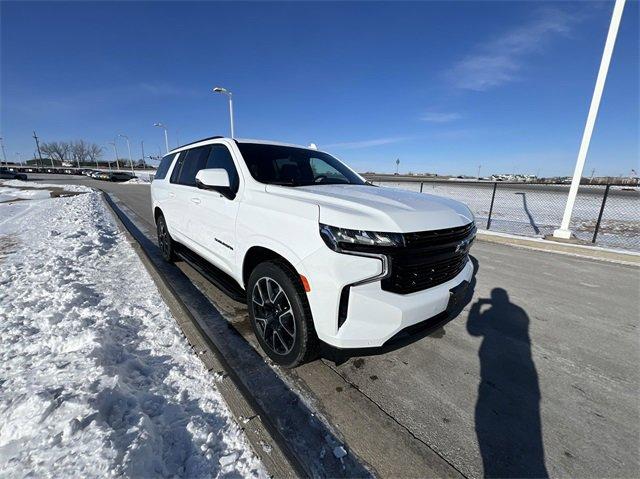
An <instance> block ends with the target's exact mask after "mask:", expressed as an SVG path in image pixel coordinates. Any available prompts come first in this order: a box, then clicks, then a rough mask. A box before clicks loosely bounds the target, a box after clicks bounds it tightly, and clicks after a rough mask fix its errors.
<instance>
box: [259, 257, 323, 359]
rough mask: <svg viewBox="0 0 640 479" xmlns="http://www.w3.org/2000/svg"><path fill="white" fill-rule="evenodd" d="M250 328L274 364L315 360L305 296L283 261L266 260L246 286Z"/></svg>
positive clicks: (314, 341)
mask: <svg viewBox="0 0 640 479" xmlns="http://www.w3.org/2000/svg"><path fill="white" fill-rule="evenodd" d="M247 305H248V309H249V318H250V319H251V326H252V327H253V331H254V333H255V335H256V337H257V338H258V342H259V343H260V346H261V347H262V349H263V350H264V352H265V353H266V354H267V356H269V358H271V359H272V360H273V362H274V363H276V364H279V365H280V366H283V367H286V368H293V367H296V366H298V365H300V364H302V363H304V362H307V361H310V360H312V359H314V358H315V356H316V355H317V351H318V345H319V340H318V337H317V336H316V332H315V328H314V327H313V318H312V316H311V309H310V308H309V302H308V300H307V297H306V293H305V291H304V288H303V286H302V283H301V281H300V277H299V276H298V274H297V273H296V272H295V270H294V269H293V268H292V267H291V266H289V265H288V264H287V263H285V262H284V261H267V262H264V263H261V264H259V265H258V266H256V268H255V269H254V270H253V271H252V272H251V275H250V276H249V281H248V284H247Z"/></svg>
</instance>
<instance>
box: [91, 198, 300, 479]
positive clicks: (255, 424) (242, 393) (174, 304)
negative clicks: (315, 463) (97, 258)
mask: <svg viewBox="0 0 640 479" xmlns="http://www.w3.org/2000/svg"><path fill="white" fill-rule="evenodd" d="M102 197H103V200H104V202H105V204H106V205H107V207H108V208H109V211H110V212H111V213H112V215H113V217H114V220H115V222H116V224H117V226H118V228H119V229H120V230H121V231H122V232H123V234H124V235H125V237H126V239H127V242H128V243H129V244H130V245H131V247H132V248H133V250H134V251H135V252H136V254H137V255H138V257H139V258H140V261H141V262H142V264H143V265H144V267H145V269H146V270H147V272H148V273H149V275H150V276H151V278H152V279H153V282H154V283H155V285H156V287H157V288H158V291H159V293H160V295H161V296H162V299H163V300H164V302H165V304H166V305H167V307H168V308H169V310H170V311H171V314H172V315H173V317H174V319H175V320H176V323H177V324H178V327H179V328H180V330H181V331H182V333H183V334H184V336H185V337H186V339H187V341H189V344H190V345H191V346H192V348H193V350H194V351H195V353H196V354H197V355H198V357H199V358H200V360H201V361H202V362H203V364H204V365H205V367H206V368H207V371H209V372H210V373H211V374H212V375H214V376H215V378H216V386H217V388H218V391H219V392H220V394H221V395H222V397H223V398H224V400H225V402H226V404H227V406H228V407H229V409H230V411H231V413H232V415H233V417H234V419H235V420H236V422H237V424H238V425H239V426H240V428H241V429H242V430H243V431H244V433H245V434H246V437H247V439H248V441H249V444H250V446H251V448H252V450H253V452H254V453H255V454H256V456H258V457H259V458H260V460H261V461H262V464H263V465H264V467H265V468H266V469H267V471H268V472H269V475H270V476H271V477H278V478H280V477H284V478H295V477H304V476H306V473H305V472H304V468H303V467H302V465H301V464H300V463H299V462H298V461H297V459H296V458H295V456H294V454H293V453H292V452H291V451H290V450H289V448H288V447H287V445H286V444H285V443H284V442H283V441H282V440H281V439H280V438H279V437H278V436H279V433H278V432H277V431H275V433H274V428H273V426H272V425H270V424H269V423H266V422H265V421H264V420H263V419H262V415H261V410H260V408H259V406H257V405H256V404H254V401H253V400H252V398H251V395H250V393H249V391H247V390H246V388H245V387H244V386H243V385H242V384H241V383H240V381H239V380H238V379H237V378H236V377H235V374H234V372H233V370H232V369H231V368H229V366H228V364H227V361H226V360H225V358H224V357H223V356H222V354H221V353H220V352H219V351H218V350H217V348H216V347H215V345H214V344H213V343H212V342H211V341H210V340H208V338H207V337H206V335H205V333H204V332H203V331H202V329H201V328H200V326H199V325H198V323H197V321H196V320H195V318H194V317H193V315H192V314H191V312H190V311H189V309H188V308H187V307H186V305H185V304H184V303H183V302H182V300H181V299H180V297H179V296H178V295H177V294H176V293H175V291H174V290H173V288H172V287H171V285H170V284H169V283H168V282H167V281H166V280H165V278H164V277H163V276H162V274H160V273H159V272H158V270H157V269H156V268H155V266H154V265H153V263H152V261H151V259H150V258H149V256H148V255H147V253H146V251H145V250H144V248H143V247H142V246H141V245H140V243H139V242H138V241H137V240H136V239H135V238H134V237H133V235H132V234H131V232H130V231H129V230H128V229H127V227H126V226H125V224H124V223H123V222H122V220H121V218H120V214H119V213H118V211H117V210H116V209H115V208H113V206H112V204H111V199H110V198H109V196H108V195H107V194H106V193H105V192H102ZM218 378H219V379H218Z"/></svg>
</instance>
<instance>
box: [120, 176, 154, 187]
mask: <svg viewBox="0 0 640 479" xmlns="http://www.w3.org/2000/svg"><path fill="white" fill-rule="evenodd" d="M121 184H123V185H150V184H151V183H150V182H149V177H148V176H147V179H146V180H145V179H143V178H131V179H130V180H128V181H123V182H122V183H121Z"/></svg>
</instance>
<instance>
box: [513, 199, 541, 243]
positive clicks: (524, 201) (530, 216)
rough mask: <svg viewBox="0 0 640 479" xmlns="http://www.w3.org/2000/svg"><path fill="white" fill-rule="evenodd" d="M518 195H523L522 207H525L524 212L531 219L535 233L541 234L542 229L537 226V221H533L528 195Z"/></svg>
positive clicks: (530, 222)
mask: <svg viewBox="0 0 640 479" xmlns="http://www.w3.org/2000/svg"><path fill="white" fill-rule="evenodd" d="M516 195H522V206H523V207H524V212H525V213H526V214H527V218H529V224H530V225H531V227H532V228H533V232H534V233H535V234H537V235H539V234H540V228H538V225H537V224H536V221H535V220H534V219H533V215H532V214H531V211H529V205H528V204H527V194H526V193H520V192H518V193H516Z"/></svg>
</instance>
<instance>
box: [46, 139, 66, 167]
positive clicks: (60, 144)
mask: <svg viewBox="0 0 640 479" xmlns="http://www.w3.org/2000/svg"><path fill="white" fill-rule="evenodd" d="M70 150H71V144H70V143H68V142H66V141H51V142H48V143H47V142H43V143H42V144H41V145H40V151H41V152H42V153H43V154H44V155H46V156H48V157H49V158H52V159H53V160H55V161H58V162H59V163H62V162H63V161H66V160H67V159H68V158H69V153H70Z"/></svg>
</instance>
